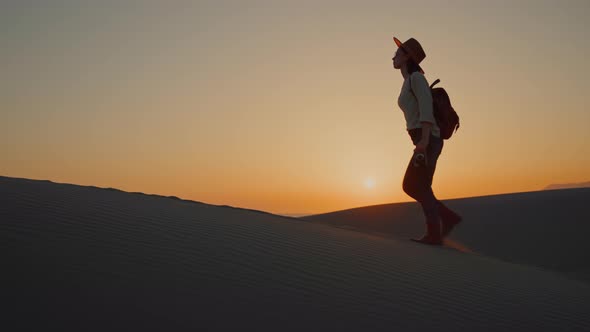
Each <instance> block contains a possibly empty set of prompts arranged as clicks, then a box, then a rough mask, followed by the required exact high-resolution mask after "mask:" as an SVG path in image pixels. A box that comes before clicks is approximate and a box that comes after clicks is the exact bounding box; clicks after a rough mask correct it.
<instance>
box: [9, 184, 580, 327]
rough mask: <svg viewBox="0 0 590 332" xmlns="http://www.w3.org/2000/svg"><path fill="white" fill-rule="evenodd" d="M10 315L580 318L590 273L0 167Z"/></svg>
mask: <svg viewBox="0 0 590 332" xmlns="http://www.w3.org/2000/svg"><path fill="white" fill-rule="evenodd" d="M0 243H2V249H3V250H2V252H3V253H4V256H5V257H4V261H5V262H6V263H7V266H8V268H7V269H6V271H5V273H4V276H3V278H4V279H5V282H4V283H3V285H4V287H3V288H4V289H3V290H4V293H5V296H4V297H3V299H4V301H5V303H4V307H5V308H9V309H8V312H7V313H6V317H8V319H7V322H6V324H10V325H12V326H16V327H17V329H15V330H18V329H22V330H30V329H31V328H40V327H43V328H45V329H47V328H49V329H64V328H76V329H83V330H97V331H98V330H105V329H109V330H129V329H138V328H141V329H147V330H162V329H167V330H186V329H192V330H228V329H246V328H250V329H252V328H254V329H257V330H268V331H271V330H272V331H277V330H282V331H286V330H292V331H300V330H303V329H306V330H318V331H319V330H343V331H359V330H369V331H391V330H402V331H431V330H433V329H437V330H441V329H442V330H449V331H453V330H459V329H468V330H477V331H504V330H506V329H511V330H522V331H530V330H536V331H555V330H568V331H584V330H588V329H589V328H590V318H588V317H587V314H586V310H585V308H587V307H588V306H589V305H590V286H589V285H587V284H585V283H582V282H578V281H575V280H570V279H568V278H565V277H563V276H561V275H560V274H558V273H552V272H547V271H543V270H540V269H536V268H532V267H528V266H523V265H519V264H512V263H506V262H502V261H500V260H497V259H494V258H490V257H485V256H481V255H471V254H465V253H461V252H458V251H455V250H451V249H433V248H431V247H427V246H423V245H419V244H413V243H410V242H408V241H399V240H396V239H391V238H383V237H381V236H376V235H371V234H365V233H362V232H356V231H350V230H344V229H338V228H336V227H332V226H329V225H322V224H316V223H313V222H309V221H305V220H298V219H295V218H285V217H280V216H274V215H271V214H268V213H261V212H256V211H248V210H241V209H233V208H227V207H222V206H211V205H207V204H194V203H192V202H187V201H183V200H177V199H166V198H163V197H157V196H149V195H137V194H130V193H126V192H122V191H116V190H106V189H99V188H92V187H81V186H75V185H66V184H55V183H50V182H46V181H36V180H25V179H14V178H7V177H0Z"/></svg>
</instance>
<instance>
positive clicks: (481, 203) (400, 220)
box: [302, 188, 590, 283]
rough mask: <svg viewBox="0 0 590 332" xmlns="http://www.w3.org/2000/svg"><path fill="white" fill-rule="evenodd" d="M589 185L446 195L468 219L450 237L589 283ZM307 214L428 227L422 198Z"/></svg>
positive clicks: (364, 224) (384, 232)
mask: <svg viewBox="0 0 590 332" xmlns="http://www.w3.org/2000/svg"><path fill="white" fill-rule="evenodd" d="M588 202H590V188H583V189H567V190H552V191H538V192H527V193H516V194H506V195H493V196H483V197H474V198H464V199H455V200H448V201H445V204H447V206H449V207H450V208H452V209H454V210H456V211H457V212H459V213H460V214H461V215H463V217H464V219H465V221H464V223H463V224H462V225H460V227H458V228H457V229H456V230H455V231H454V232H453V233H452V234H451V237H450V242H451V243H453V244H454V245H455V246H457V247H458V248H464V250H466V251H473V252H477V253H479V254H483V255H486V256H491V257H495V258H500V259H502V260H505V261H509V262H514V263H520V264H527V265H532V266H536V267H540V268H544V269H549V270H553V271H556V272H560V273H564V274H565V275H567V276H569V277H572V278H576V279H579V280H583V281H586V282H588V283H590V242H588V240H587V238H588V236H587V234H590V222H589V221H590V210H589V209H588V208H587V205H588ZM302 219H303V220H307V221H313V222H318V223H325V224H329V225H332V226H336V227H340V228H347V229H352V230H356V231H361V232H367V233H372V234H379V235H381V236H384V237H393V238H396V239H404V240H405V239H407V238H409V237H412V236H416V235H420V234H421V233H422V232H423V231H424V224H423V216H422V212H421V210H420V207H419V205H418V204H417V203H399V204H386V205H377V206H370V207H364V208H357V209H350V210H345V211H338V212H333V213H327V214H322V215H316V216H308V217H304V218H302Z"/></svg>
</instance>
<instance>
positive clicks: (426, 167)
mask: <svg viewBox="0 0 590 332" xmlns="http://www.w3.org/2000/svg"><path fill="white" fill-rule="evenodd" d="M393 40H394V41H395V43H396V45H397V46H398V49H397V51H396V52H395V55H394V57H393V58H392V60H393V67H394V68H395V69H399V70H400V71H401V74H402V76H403V78H404V83H403V84H402V89H401V92H400V95H399V97H398V105H399V107H400V108H401V110H402V111H403V113H404V117H405V119H406V128H407V130H408V134H409V135H410V137H411V139H412V142H413V143H414V145H415V146H416V148H415V149H414V155H413V156H412V159H411V160H410V163H409V165H408V168H407V170H406V174H405V176H404V182H403V189H404V192H406V194H408V195H409V196H410V197H412V198H414V199H415V200H416V201H418V202H419V203H420V205H422V210H423V211H424V216H425V217H426V234H425V235H424V236H423V237H422V238H420V239H412V240H413V241H416V242H420V243H425V244H432V245H441V244H442V240H443V239H444V237H446V236H447V235H448V234H449V233H450V232H451V230H452V229H453V227H455V225H457V224H458V223H460V222H461V216H459V215H458V214H456V213H455V212H453V211H451V210H450V209H449V208H447V207H446V206H445V205H444V204H443V203H441V202H440V201H438V200H437V199H436V197H435V196H434V193H433V192H432V178H433V176H434V170H435V169H436V161H437V160H438V157H439V155H440V153H441V151H442V148H443V139H442V138H441V137H440V128H439V127H438V126H437V124H436V120H435V119H434V113H433V108H432V94H431V91H430V86H429V85H428V81H426V78H425V77H424V71H423V70H422V68H421V67H420V65H419V64H420V62H421V61H422V60H424V58H425V57H426V54H425V53H424V50H423V49H422V46H421V45H420V43H418V41H417V40H416V39H414V38H410V39H408V40H407V41H406V42H405V43H402V42H400V41H399V40H398V39H397V38H395V37H393ZM441 226H442V227H441Z"/></svg>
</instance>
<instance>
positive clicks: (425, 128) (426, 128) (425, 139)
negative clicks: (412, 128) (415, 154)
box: [415, 122, 432, 152]
mask: <svg viewBox="0 0 590 332" xmlns="http://www.w3.org/2000/svg"><path fill="white" fill-rule="evenodd" d="M420 123H421V124H422V138H421V139H420V141H419V142H418V144H416V150H415V151H421V152H424V151H426V147H428V143H430V131H431V129H432V123H430V122H420Z"/></svg>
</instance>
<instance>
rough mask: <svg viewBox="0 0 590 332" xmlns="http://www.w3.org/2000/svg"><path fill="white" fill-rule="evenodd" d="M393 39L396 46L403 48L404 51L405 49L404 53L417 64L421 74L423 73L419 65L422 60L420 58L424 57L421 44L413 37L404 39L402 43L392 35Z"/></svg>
mask: <svg viewBox="0 0 590 332" xmlns="http://www.w3.org/2000/svg"><path fill="white" fill-rule="evenodd" d="M393 41H394V42H395V44H396V45H397V47H401V48H403V49H404V51H406V53H407V54H408V55H410V59H412V60H413V61H414V62H415V63H416V65H418V69H419V70H420V72H421V73H422V74H424V70H423V69H422V67H420V62H422V60H424V58H425V57H426V53H424V49H423V48H422V45H420V43H419V42H418V41H417V40H416V39H414V38H410V39H408V40H406V41H405V42H404V43H402V42H401V41H400V40H399V39H397V38H395V37H393Z"/></svg>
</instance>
